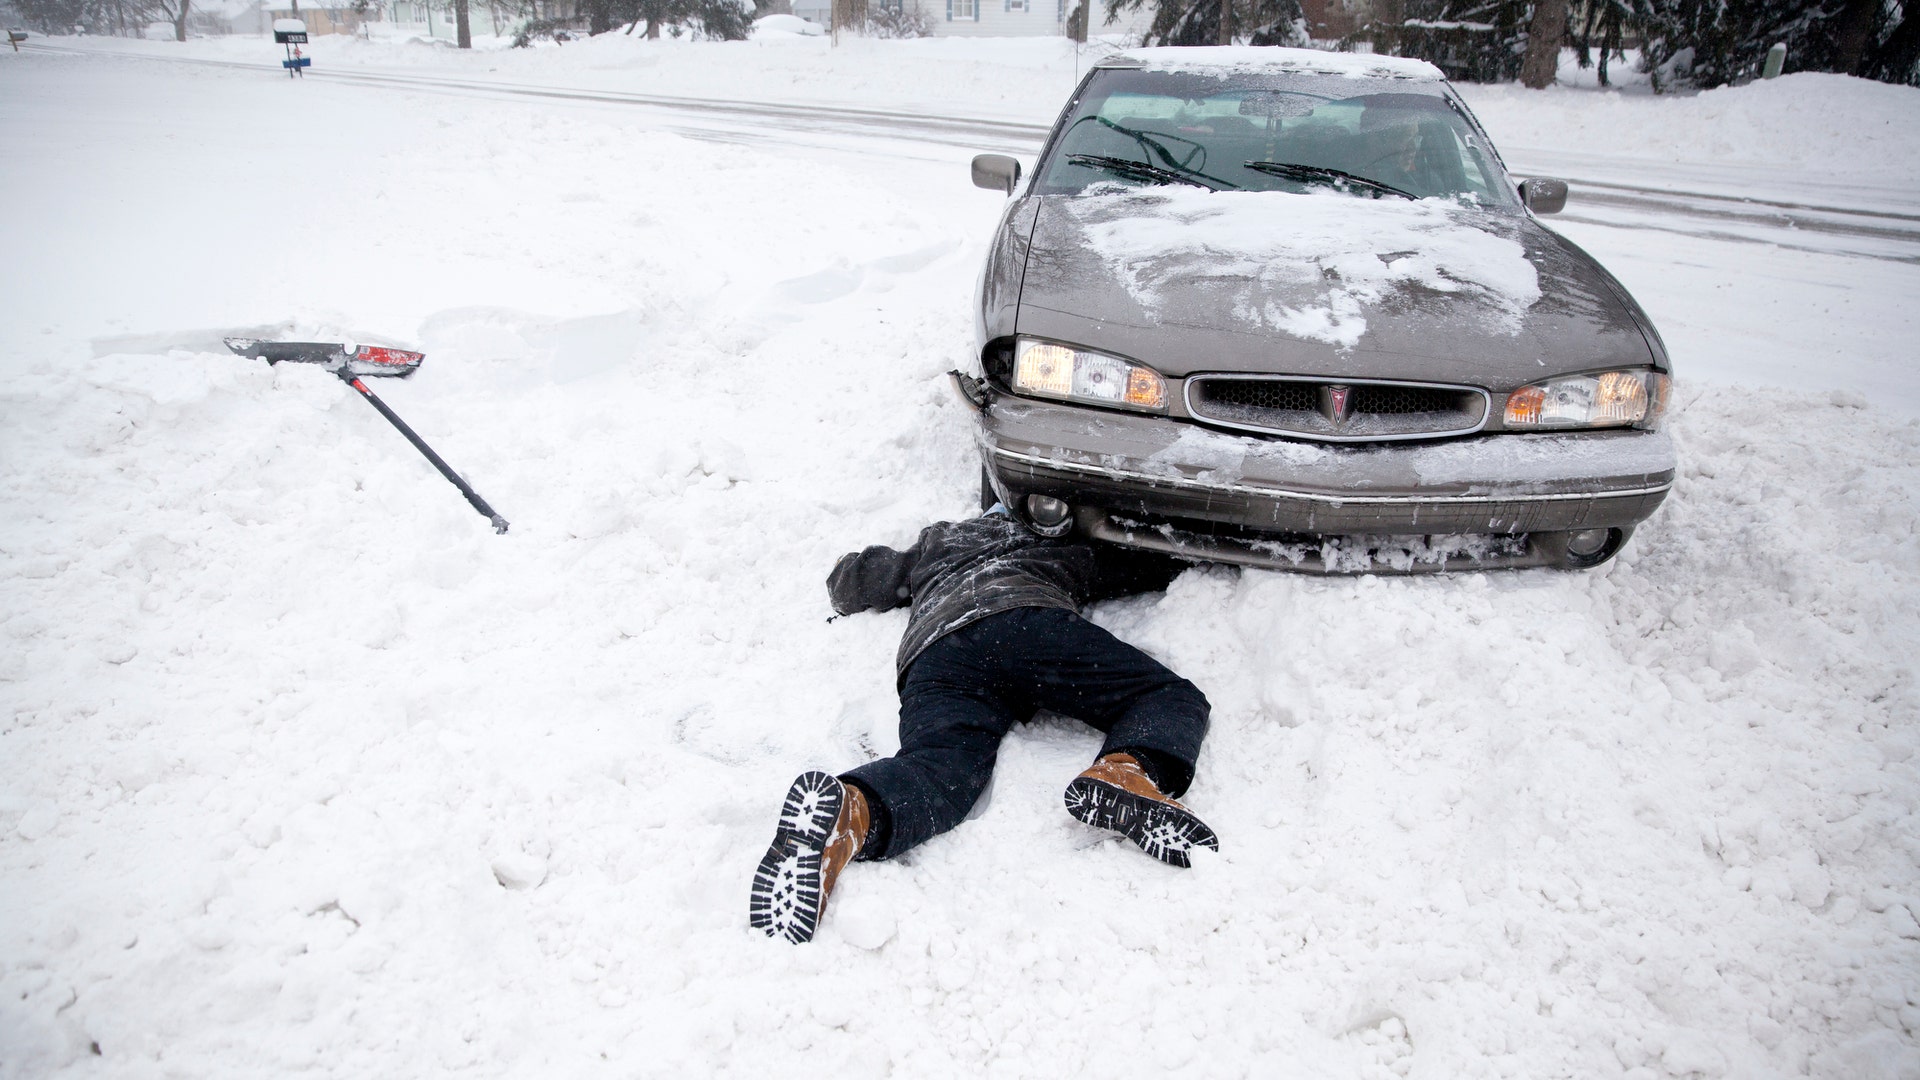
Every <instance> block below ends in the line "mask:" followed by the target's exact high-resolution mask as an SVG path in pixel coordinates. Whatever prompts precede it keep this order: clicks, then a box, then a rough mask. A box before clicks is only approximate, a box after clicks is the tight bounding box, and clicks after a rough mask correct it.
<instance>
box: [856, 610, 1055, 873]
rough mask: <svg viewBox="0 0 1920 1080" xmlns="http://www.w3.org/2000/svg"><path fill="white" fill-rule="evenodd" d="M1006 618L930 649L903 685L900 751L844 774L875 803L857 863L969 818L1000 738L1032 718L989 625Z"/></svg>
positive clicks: (962, 632)
mask: <svg viewBox="0 0 1920 1080" xmlns="http://www.w3.org/2000/svg"><path fill="white" fill-rule="evenodd" d="M1004 614H1007V613H1003V615H1004ZM1003 615H995V616H989V617H988V618H987V619H983V620H981V621H980V622H977V623H974V624H972V625H971V626H966V627H963V628H961V629H960V630H957V631H955V632H953V633H951V634H948V635H947V636H946V637H943V638H941V639H940V640H938V641H936V642H934V643H933V644H932V645H930V646H928V647H927V649H926V651H924V652H922V653H921V654H920V656H919V657H918V658H917V659H915V660H914V662H913V665H912V666H911V667H909V668H908V669H907V677H906V681H905V682H904V683H903V684H902V685H901V687H900V750H899V752H898V753H896V754H895V755H893V756H892V757H888V758H881V759H879V760H877V761H870V762H868V763H866V764H865V765H862V766H860V767H859V768H857V769H853V770H851V771H849V772H847V773H845V774H843V776H842V778H843V779H844V780H845V781H846V782H847V783H849V784H852V785H854V786H856V787H859V788H860V789H862V790H863V791H864V792H865V793H866V794H867V795H868V796H870V800H869V801H870V802H872V803H874V804H875V815H874V816H875V818H876V821H875V828H874V831H873V832H872V833H870V834H869V836H868V840H869V842H868V844H867V845H866V846H865V847H863V848H862V849H861V851H860V855H859V857H860V858H861V859H863V860H867V859H886V858H892V857H893V856H896V855H899V854H901V853H903V852H906V851H909V850H911V849H913V848H914V847H916V846H918V845H919V844H921V843H924V842H925V841H927V840H929V839H932V838H933V837H935V836H938V835H939V834H941V833H943V832H946V831H947V830H948V829H951V828H953V827H954V826H955V825H958V824H960V822H962V821H964V820H966V816H967V812H968V811H969V810H971V809H973V804H974V802H975V801H976V800H978V799H979V797H980V793H981V792H982V791H984V790H985V789H986V786H987V782H988V780H990V779H991V778H992V776H993V763H994V759H995V757H996V756H997V755H998V753H999V750H1000V740H1001V739H1002V738H1003V737H1004V736H1005V735H1006V733H1007V731H1008V729H1010V728H1012V727H1013V725H1014V724H1015V723H1017V722H1019V721H1021V720H1024V719H1027V718H1028V717H1029V716H1031V715H1032V713H1033V710H1032V708H1031V707H1024V708H1023V707H1022V705H1021V703H1020V702H1019V701H1018V699H1017V698H1016V697H1013V696H1010V695H1008V694H1007V693H1006V692H1005V689H1004V686H1003V679H1002V676H1001V673H1000V672H999V664H1000V659H1001V658H1000V657H998V656H997V655H996V653H995V650H994V649H993V647H992V645H993V641H994V639H995V635H994V633H993V631H992V629H991V627H990V625H989V624H991V623H993V622H994V621H995V620H997V619H1000V618H1002V617H1003Z"/></svg>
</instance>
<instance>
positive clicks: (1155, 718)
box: [1010, 609, 1220, 866]
mask: <svg viewBox="0 0 1920 1080" xmlns="http://www.w3.org/2000/svg"><path fill="white" fill-rule="evenodd" d="M1026 614H1027V617H1026V619H1024V620H1023V623H1022V626H1021V637H1020V641H1019V642H1018V643H1016V644H1015V645H1014V647H1013V648H1012V650H1011V651H1012V652H1013V653H1014V654H1015V655H1017V656H1018V657H1019V658H1020V659H1019V661H1018V664H1017V668H1016V670H1014V671H1012V672H1010V677H1011V678H1012V681H1014V682H1015V683H1016V684H1017V685H1019V686H1021V687H1022V688H1023V689H1025V691H1026V692H1027V693H1029V694H1030V695H1031V697H1032V700H1033V701H1034V703H1035V704H1036V705H1038V706H1039V707H1041V708H1045V709H1050V710H1052V711H1054V712H1058V713H1062V714H1064V715H1067V716H1072V717H1075V718H1076V719H1079V720H1083V721H1085V722H1087V723H1088V724H1091V725H1092V726H1093V727H1095V728H1097V729H1099V730H1101V731H1104V732H1106V734H1107V739H1106V745H1105V746H1103V747H1102V748H1101V750H1100V757H1099V760H1097V761H1096V762H1094V764H1093V765H1092V766H1091V767H1089V768H1088V769H1087V770H1086V771H1084V772H1082V773H1081V774H1080V775H1079V776H1076V777H1074V779H1073V782H1072V783H1070V784H1068V785H1067V791H1066V805H1067V811H1068V813H1070V814H1072V815H1073V816H1074V817H1075V818H1077V819H1079V820H1080V821H1082V822H1085V823H1086V824H1088V825H1091V826H1093V827H1095V828H1098V829H1107V830H1110V831H1113V832H1117V833H1119V834H1120V835H1121V836H1123V837H1125V838H1126V839H1128V840H1130V841H1132V842H1133V843H1134V844H1136V845H1137V846H1139V848H1140V849H1141V850H1142V851H1145V852H1146V853H1147V854H1149V855H1151V856H1153V857H1154V858H1156V859H1159V860H1160V861H1162V862H1165V863H1170V864H1172V865H1174V866H1188V865H1190V864H1191V861H1192V859H1191V855H1192V852H1193V849H1194V848H1197V847H1206V848H1212V849H1214V850H1218V849H1219V847H1220V841H1219V839H1218V838H1217V837H1216V836H1215V835H1214V832H1213V830H1212V829H1211V828H1208V827H1207V824H1206V823H1205V822H1203V821H1201V820H1200V819H1199V817H1197V816H1196V815H1195V814H1194V813H1193V812H1192V811H1191V810H1188V809H1187V808H1186V807H1185V806H1183V805H1181V804H1180V803H1179V802H1178V801H1176V799H1175V796H1177V795H1179V794H1181V793H1183V792H1184V791H1185V790H1186V788H1187V785H1188V783H1189V782H1191V780H1192V779H1193V766H1194V761H1195V759H1196V758H1197V757H1198V756H1199V753H1200V743H1201V740H1202V739H1204V738H1205V737H1206V733H1207V716H1208V705H1207V699H1206V697H1205V696H1204V695H1202V694H1201V693H1200V691H1199V690H1198V689H1197V688H1195V687H1194V685H1193V684H1192V683H1190V682H1188V681H1187V680H1185V679H1183V678H1181V677H1180V676H1178V675H1175V674H1174V673H1173V672H1171V671H1169V670H1168V669H1167V667H1166V665H1164V664H1161V663H1160V662H1159V661H1157V660H1155V659H1153V658H1152V657H1150V656H1148V655H1147V654H1145V653H1143V652H1141V651H1140V650H1139V649H1136V648H1134V647H1133V646H1131V645H1128V644H1127V643H1126V642H1124V641H1121V640H1120V639H1118V638H1116V637H1114V636H1113V635H1112V634H1110V633H1108V632H1107V631H1105V630H1103V629H1101V628H1100V627H1098V626H1095V625H1094V624H1092V623H1090V622H1087V621H1086V620H1084V619H1082V618H1080V617H1079V616H1078V615H1076V614H1074V613H1072V612H1068V611H1059V610H1045V609H1042V610H1034V611H1030V612H1028V613H1026Z"/></svg>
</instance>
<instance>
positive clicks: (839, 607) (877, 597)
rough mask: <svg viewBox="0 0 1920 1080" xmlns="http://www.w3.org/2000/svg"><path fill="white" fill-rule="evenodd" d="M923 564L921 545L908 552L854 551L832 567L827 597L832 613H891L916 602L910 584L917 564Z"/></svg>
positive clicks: (882, 550) (877, 549)
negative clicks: (831, 606)
mask: <svg viewBox="0 0 1920 1080" xmlns="http://www.w3.org/2000/svg"><path fill="white" fill-rule="evenodd" d="M919 561H920V545H919V544H915V545H913V546H912V547H911V548H908V549H907V550H905V551H895V550H894V549H892V548H890V547H879V546H875V547H870V548H867V549H866V550H865V551H851V552H848V553H847V554H845V555H842V556H840V561H839V562H837V563H835V564H833V573H831V574H829V575H827V595H828V596H829V597H831V598H832V600H833V610H834V611H836V612H838V613H839V614H841V615H851V614H853V613H854V612H856V611H892V610H893V609H894V608H897V607H905V606H906V605H907V604H908V603H910V602H912V600H913V590H912V589H911V587H910V585H909V583H910V582H911V581H912V578H913V567H914V564H915V563H917V562H919Z"/></svg>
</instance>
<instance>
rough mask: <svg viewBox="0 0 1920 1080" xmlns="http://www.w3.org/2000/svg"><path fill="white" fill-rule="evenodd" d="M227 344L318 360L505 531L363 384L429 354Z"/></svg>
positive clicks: (301, 344) (259, 353)
mask: <svg viewBox="0 0 1920 1080" xmlns="http://www.w3.org/2000/svg"><path fill="white" fill-rule="evenodd" d="M227 348H229V349H232V350H233V351H234V352H236V353H239V354H240V355H241V356H251V357H253V358H255V359H258V360H265V361H266V362H267V363H269V364H278V363H280V362H282V361H290V362H292V363H295V364H319V365H320V366H321V367H323V368H326V369H327V370H328V371H331V372H333V373H334V374H335V375H338V376H339V377H340V381H341V382H343V383H346V384H347V385H348V386H351V387H353V388H354V389H355V390H357V391H359V392H360V396H361V397H363V398H366V399H367V404H369V405H372V406H373V407H374V408H376V409H378V410H380V415H381V416H384V417H386V418H387V421H388V422H389V423H391V424H392V425H393V426H394V427H396V428H399V429H400V434H402V435H405V436H406V437H407V441H408V442H410V443H412V444H413V446H414V449H416V450H418V451H420V452H421V453H422V454H425V455H426V458H427V460H428V461H431V462H433V467H434V468H436V469H439V470H440V475H441V476H444V477H446V478H447V480H448V481H449V482H451V483H452V484H453V486H454V487H457V488H459V489H460V494H462V495H465V496H466V497H467V502H468V503H470V504H471V505H472V506H473V508H474V509H475V510H478V511H479V512H480V516H481V517H483V518H486V519H487V521H488V522H489V523H491V524H492V525H493V531H494V532H496V533H503V532H506V531H507V519H506V518H503V517H501V516H500V515H499V514H496V513H494V511H493V507H491V506H488V505H487V500H485V499H483V498H481V497H480V493H479V492H477V491H475V490H473V488H472V486H471V485H469V484H468V483H467V482H466V481H465V480H462V479H460V474H459V473H457V472H454V471H453V469H452V467H451V466H449V465H448V464H447V463H446V462H445V461H443V460H441V458H440V455H439V454H436V453H434V452H433V447H431V446H428V445H427V444H426V441H425V440H423V439H421V438H420V436H418V435H415V434H414V433H413V429H412V428H410V427H408V426H407V422H406V421H405V420H402V419H400V417H399V416H398V415H397V414H395V413H394V411H393V410H392V409H389V408H387V403H386V402H384V401H381V400H380V399H379V398H377V397H375V396H374V393H373V391H371V390H369V389H367V384H366V383H363V382H361V381H360V376H362V375H370V376H371V375H378V376H385V377H390V378H405V377H406V376H408V375H411V374H413V371H414V369H415V368H417V367H419V366H420V362H421V361H422V360H425V359H426V358H427V354H425V353H417V352H407V351H406V350H404V349H389V348H385V347H383V346H379V345H358V346H349V345H338V344H331V343H328V342H324V341H259V340H256V339H254V338H228V339H227Z"/></svg>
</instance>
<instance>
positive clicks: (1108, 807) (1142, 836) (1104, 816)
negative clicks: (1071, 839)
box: [1067, 776, 1220, 867]
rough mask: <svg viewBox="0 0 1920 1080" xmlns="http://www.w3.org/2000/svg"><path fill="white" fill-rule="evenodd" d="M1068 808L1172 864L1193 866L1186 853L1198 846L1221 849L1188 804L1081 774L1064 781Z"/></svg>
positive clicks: (1089, 822) (1074, 813) (1211, 832)
mask: <svg viewBox="0 0 1920 1080" xmlns="http://www.w3.org/2000/svg"><path fill="white" fill-rule="evenodd" d="M1067 813H1069V814H1072V815H1073V816H1074V817H1075V818H1077V819H1079V820H1080V821H1083V822H1085V823H1087V824H1088V825H1091V826H1093V827H1094V828H1096V829H1105V830H1107V831H1108V832H1116V833H1119V834H1120V835H1121V836H1124V837H1126V838H1127V839H1128V840H1130V841H1132V842H1133V844H1134V845H1135V846H1136V847H1138V848H1139V849H1140V850H1141V851H1144V852H1146V853H1147V854H1149V855H1151V856H1153V857H1154V858H1156V859H1159V860H1160V861H1161V862H1163V863H1168V864H1170V865H1173V866H1181V867H1186V866H1192V865H1193V859H1192V857H1191V855H1190V854H1189V853H1190V852H1191V851H1192V850H1193V849H1194V848H1196V847H1208V848H1212V849H1213V850H1215V851H1219V850H1220V838H1219V837H1217V836H1215V835H1214V834H1213V830H1212V829H1210V828H1208V827H1207V823H1206V822H1204V821H1201V820H1200V819H1199V818H1197V817H1195V816H1194V815H1193V812H1192V811H1191V810H1188V809H1186V808H1185V807H1183V806H1176V805H1172V804H1169V803H1164V802H1159V801H1156V800H1154V799H1148V798H1144V797H1142V796H1139V795H1135V794H1134V793H1132V792H1130V791H1127V790H1125V789H1123V788H1119V787H1115V786H1114V785H1112V784H1108V783H1103V782H1101V781H1099V780H1092V779H1089V778H1087V777H1084V776H1080V777H1075V778H1074V781H1073V783H1071V784H1068V785H1067Z"/></svg>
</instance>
